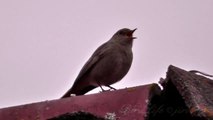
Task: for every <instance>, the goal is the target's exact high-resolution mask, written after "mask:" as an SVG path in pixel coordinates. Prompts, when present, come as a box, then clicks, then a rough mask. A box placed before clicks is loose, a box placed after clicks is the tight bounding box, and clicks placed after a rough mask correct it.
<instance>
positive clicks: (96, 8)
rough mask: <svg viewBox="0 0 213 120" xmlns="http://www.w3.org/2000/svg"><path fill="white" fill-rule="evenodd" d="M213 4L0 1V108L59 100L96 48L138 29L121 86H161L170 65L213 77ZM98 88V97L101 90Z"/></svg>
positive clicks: (200, 0)
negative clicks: (125, 30) (121, 31)
mask: <svg viewBox="0 0 213 120" xmlns="http://www.w3.org/2000/svg"><path fill="white" fill-rule="evenodd" d="M212 6H213V1H212V0H161V1H159V0H146V1H145V0H131V1H130V0H107V1H100V0H90V1H83V0H72V1H71V0H60V1H59V0H34V1H33V0H31V1H30V0H4V1H3V0H1V1H0V85H1V86H0V101H1V102H0V108H2V107H8V106H14V105H20V104H27V103H32V102H38V101H44V100H52V99H57V98H59V97H61V96H62V95H63V94H64V93H65V92H66V91H67V90H68V89H69V88H70V87H71V85H72V83H73V82H74V80H75V78H76V76H77V75H78V72H79V71H80V69H81V67H82V66H83V65H84V63H85V62H86V61H87V60H88V58H89V57H90V55H91V54H92V53H93V52H94V50H95V49H96V48H97V47H98V46H99V45H101V44H102V43H104V42H105V41H107V40H109V39H110V38H111V36H112V35H113V34H114V33H115V32H116V31H117V30H119V29H121V28H125V27H127V28H130V29H134V28H138V30H137V31H136V32H135V36H136V37H137V38H138V39H136V40H135V41H134V45H133V52H134V60H133V65H132V67H131V69H130V71H129V73H128V74H127V75H126V76H125V78H124V79H123V80H122V81H121V82H119V83H116V84H114V85H113V86H114V87H116V88H125V87H129V86H137V85H144V84H148V83H153V82H155V83H156V82H158V80H159V78H160V77H165V73H166V71H167V67H168V66H169V65H170V64H173V65H176V66H178V67H181V68H184V69H186V70H190V69H197V70H200V71H203V72H206V73H209V74H212V73H213V64H212V61H213V54H212V51H213V47H212V44H213V22H212V21H213V12H212V11H213V7H212ZM99 90H100V89H99V88H98V89H97V90H96V91H99Z"/></svg>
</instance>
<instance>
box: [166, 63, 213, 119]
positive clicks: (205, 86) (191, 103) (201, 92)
mask: <svg viewBox="0 0 213 120" xmlns="http://www.w3.org/2000/svg"><path fill="white" fill-rule="evenodd" d="M168 81H171V82H172V83H173V85H174V86H175V87H176V89H177V91H178V92H179V94H180V95H181V96H182V98H183V100H184V102H185V104H186V106H187V107H188V108H189V111H190V113H191V115H192V116H197V117H201V118H206V119H208V120H212V119H213V80H211V79H209V78H207V77H204V76H201V75H197V74H195V73H191V72H188V71H185V70H182V69H180V68H177V67H175V66H172V65H171V66H169V69H168V72H167V78H166V80H165V81H164V83H163V84H162V85H164V86H165V84H166V82H168Z"/></svg>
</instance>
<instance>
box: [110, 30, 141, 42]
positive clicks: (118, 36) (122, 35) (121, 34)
mask: <svg viewBox="0 0 213 120" xmlns="http://www.w3.org/2000/svg"><path fill="white" fill-rule="evenodd" d="M135 30H137V28H135V29H133V30H130V29H128V28H123V29H120V30H118V31H117V32H116V33H115V34H114V35H113V37H112V40H113V41H117V42H121V43H132V40H133V39H136V37H133V33H134V32H135Z"/></svg>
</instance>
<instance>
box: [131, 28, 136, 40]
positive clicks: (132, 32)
mask: <svg viewBox="0 0 213 120" xmlns="http://www.w3.org/2000/svg"><path fill="white" fill-rule="evenodd" d="M135 30H137V28H135V29H134V30H132V32H131V34H132V36H133V33H134V32H135ZM132 38H133V39H136V38H137V37H132Z"/></svg>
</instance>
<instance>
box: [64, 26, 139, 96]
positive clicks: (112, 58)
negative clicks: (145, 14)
mask: <svg viewBox="0 0 213 120" xmlns="http://www.w3.org/2000/svg"><path fill="white" fill-rule="evenodd" d="M136 29H137V28H135V29H133V30H130V29H129V28H122V29H120V30H118V31H117V32H116V33H115V34H114V35H113V36H112V37H111V39H109V40H108V41H107V42H105V43H103V44H102V45H101V46H100V47H98V48H97V49H96V50H95V52H94V53H93V54H92V56H91V57H90V58H89V60H88V61H87V62H86V63H85V65H84V66H83V68H82V69H81V70H80V72H79V74H78V76H77V78H76V79H75V81H74V83H73V86H72V87H71V88H70V89H69V90H68V91H67V92H66V93H65V94H64V95H63V96H62V97H61V98H66V97H70V96H71V95H73V94H74V95H76V96H78V95H84V94H86V93H87V92H89V91H91V90H93V89H95V88H96V87H100V88H101V89H102V91H104V89H103V88H102V86H106V87H109V88H110V89H115V88H113V87H111V86H110V85H112V84H114V83H116V82H118V81H120V80H121V79H122V78H123V77H124V76H125V75H126V74H127V73H128V71H129V69H130V67H131V64H132V60H133V53H132V45H133V40H134V39H136V37H134V36H133V33H134V32H135V30H136Z"/></svg>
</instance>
